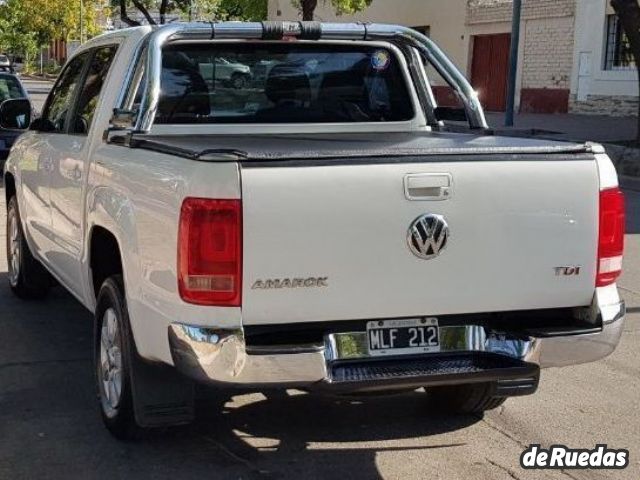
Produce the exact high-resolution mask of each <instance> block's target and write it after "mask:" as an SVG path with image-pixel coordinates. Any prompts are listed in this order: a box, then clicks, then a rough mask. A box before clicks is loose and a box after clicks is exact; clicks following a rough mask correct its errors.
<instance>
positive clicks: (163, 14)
mask: <svg viewBox="0 0 640 480" xmlns="http://www.w3.org/2000/svg"><path fill="white" fill-rule="evenodd" d="M167 1H168V0H162V2H161V3H160V25H164V24H165V23H166V13H167Z"/></svg>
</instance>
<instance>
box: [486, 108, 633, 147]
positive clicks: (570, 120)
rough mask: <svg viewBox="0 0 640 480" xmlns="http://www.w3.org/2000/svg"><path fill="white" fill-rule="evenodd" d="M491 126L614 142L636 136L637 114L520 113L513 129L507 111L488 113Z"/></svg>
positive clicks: (546, 134) (580, 140) (543, 134)
mask: <svg viewBox="0 0 640 480" xmlns="http://www.w3.org/2000/svg"><path fill="white" fill-rule="evenodd" d="M487 122H488V123H489V126H490V127H492V128H495V129H496V130H499V131H503V130H515V131H517V130H529V131H530V130H532V129H533V130H534V136H543V137H545V138H554V139H556V140H570V141H579V142H584V141H590V142H598V143H611V142H620V141H629V140H633V139H634V138H635V136H636V126H637V123H636V122H637V119H636V117H610V116H606V115H572V114H543V113H539V114H536V113H520V114H517V115H516V117H515V121H514V123H515V125H514V127H513V129H507V128H505V127H504V113H487Z"/></svg>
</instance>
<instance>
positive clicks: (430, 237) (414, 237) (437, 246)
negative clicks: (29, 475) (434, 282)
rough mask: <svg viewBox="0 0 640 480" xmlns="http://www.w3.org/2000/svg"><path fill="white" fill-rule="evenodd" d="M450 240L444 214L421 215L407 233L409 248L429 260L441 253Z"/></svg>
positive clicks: (417, 255) (418, 255) (419, 256)
mask: <svg viewBox="0 0 640 480" xmlns="http://www.w3.org/2000/svg"><path fill="white" fill-rule="evenodd" d="M448 240H449V225H447V222H446V221H445V219H444V217H443V216H442V215H433V214H428V215H421V216H419V217H418V218H416V219H415V220H414V221H413V223H412V224H411V226H410V227H409V232H408V235H407V241H408V243H409V249H410V250H411V252H412V253H413V254H414V255H415V256H416V257H418V258H422V259H424V260H429V259H431V258H434V257H437V256H438V255H440V252H442V250H444V249H445V248H446V246H447V241H448Z"/></svg>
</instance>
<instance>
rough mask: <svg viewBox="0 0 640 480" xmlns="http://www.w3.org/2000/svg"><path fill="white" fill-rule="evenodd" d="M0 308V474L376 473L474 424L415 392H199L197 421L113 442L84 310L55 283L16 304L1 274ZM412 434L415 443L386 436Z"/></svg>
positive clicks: (222, 475)
mask: <svg viewBox="0 0 640 480" xmlns="http://www.w3.org/2000/svg"><path fill="white" fill-rule="evenodd" d="M0 305H2V310H1V311H0V329H1V331H2V335H1V336H0V478H12V479H13V478H41V477H42V476H46V477H47V478H87V476H91V478H107V477H108V478H110V479H112V478H120V477H128V478H194V477H195V476H196V475H206V478H212V477H215V478H230V477H231V478H284V477H298V478H301V477H304V478H327V477H328V476H329V475H332V474H335V473H336V472H350V476H351V477H354V478H379V477H380V474H379V472H378V469H377V468H376V453H378V452H382V451H390V450H394V449H398V450H404V451H406V450H412V449H415V450H421V449H440V448H456V447H459V446H462V445H463V444H447V445H443V444H439V443H438V442H437V441H433V442H430V441H429V436H432V435H436V434H439V433H443V432H448V431H452V430H457V429H462V428H464V427H467V426H469V425H471V424H473V423H475V422H477V421H478V418H476V417H471V416H467V417H438V418H436V417H434V416H430V415H429V412H428V410H427V406H426V403H425V394H424V393H420V392H414V393H407V394H402V395H394V396H386V397H365V398H355V399H354V398H340V397H326V396H319V395H306V394H298V395H292V396H286V395H284V396H281V397H280V396H279V397H277V398H271V399H267V398H266V397H265V396H264V395H262V394H254V395H239V396H236V397H233V398H232V397H230V395H229V394H226V395H225V394H223V393H221V392H219V391H215V390H210V389H208V390H206V396H207V397H208V398H207V399H206V401H200V402H199V417H198V422H197V423H196V424H194V425H192V426H189V427H183V428H178V429H171V430H166V431H158V432H156V433H155V434H154V435H151V436H148V437H147V438H144V439H143V440H141V441H139V442H137V443H131V444H126V443H120V442H117V441H115V440H114V439H112V438H111V437H110V436H109V435H108V434H107V433H106V431H105V430H104V429H103V427H102V424H101V421H100V419H99V413H98V407H97V401H96V396H95V393H94V390H93V372H92V363H91V356H92V352H91V338H92V322H91V315H90V314H89V313H88V312H87V311H86V310H85V309H84V308H83V307H82V306H80V305H79V304H78V303H77V302H76V301H75V300H74V299H73V298H72V297H71V296H70V295H69V294H67V293H65V292H64V291H63V290H62V289H61V288H59V287H58V288H55V289H54V290H53V292H52V294H51V295H50V296H49V297H48V298H47V299H46V300H44V301H42V302H23V301H19V300H18V299H16V298H14V297H13V295H12V294H11V292H10V290H9V287H8V281H7V278H6V272H2V273H0ZM421 437H422V438H421ZM425 437H426V439H425ZM412 438H415V439H416V442H415V446H414V447H409V448H407V447H405V446H403V447H402V448H400V447H398V446H397V444H395V443H394V442H393V440H399V439H412ZM374 442H375V445H372V443H374Z"/></svg>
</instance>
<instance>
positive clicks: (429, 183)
mask: <svg viewBox="0 0 640 480" xmlns="http://www.w3.org/2000/svg"><path fill="white" fill-rule="evenodd" d="M452 187H453V178H452V177H451V174H450V173H415V174H410V175H406V176H405V177H404V195H405V197H407V200H446V199H448V198H450V197H451V189H452Z"/></svg>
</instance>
